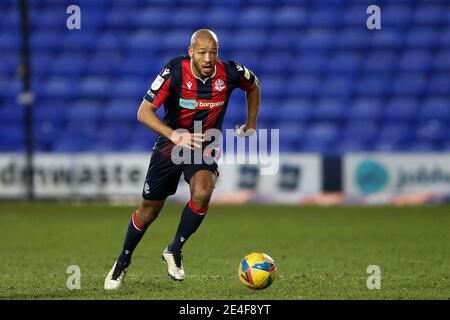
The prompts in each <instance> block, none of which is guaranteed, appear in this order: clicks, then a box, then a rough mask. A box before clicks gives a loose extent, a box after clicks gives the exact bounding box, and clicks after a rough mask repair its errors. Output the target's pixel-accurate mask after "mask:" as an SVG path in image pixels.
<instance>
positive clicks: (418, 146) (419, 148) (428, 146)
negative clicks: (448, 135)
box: [407, 141, 436, 152]
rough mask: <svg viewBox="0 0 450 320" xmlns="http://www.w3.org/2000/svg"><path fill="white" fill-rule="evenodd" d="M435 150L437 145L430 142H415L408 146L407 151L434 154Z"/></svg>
mask: <svg viewBox="0 0 450 320" xmlns="http://www.w3.org/2000/svg"><path fill="white" fill-rule="evenodd" d="M435 149H436V146H435V144H434V143H432V142H429V141H413V142H411V143H410V144H409V145H408V146H407V150H408V151H412V152H432V151H433V150H435Z"/></svg>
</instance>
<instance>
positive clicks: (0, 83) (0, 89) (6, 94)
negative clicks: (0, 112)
mask: <svg viewBox="0 0 450 320" xmlns="http://www.w3.org/2000/svg"><path fill="white" fill-rule="evenodd" d="M21 88H22V85H21V83H20V81H19V79H18V78H17V77H11V78H9V77H0V98H3V99H8V100H12V99H16V98H17V95H18V94H19V93H20V90H21Z"/></svg>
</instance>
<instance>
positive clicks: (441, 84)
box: [427, 72, 450, 96]
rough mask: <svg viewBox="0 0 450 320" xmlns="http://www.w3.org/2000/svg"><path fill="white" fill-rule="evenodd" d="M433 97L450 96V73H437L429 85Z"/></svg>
mask: <svg viewBox="0 0 450 320" xmlns="http://www.w3.org/2000/svg"><path fill="white" fill-rule="evenodd" d="M427 87H428V92H429V93H430V94H431V95H438V96H439V95H441V96H448V94H449V92H450V76H449V74H448V73H444V72H443V73H435V74H434V75H433V76H432V77H431V79H430V80H429V81H428V83H427Z"/></svg>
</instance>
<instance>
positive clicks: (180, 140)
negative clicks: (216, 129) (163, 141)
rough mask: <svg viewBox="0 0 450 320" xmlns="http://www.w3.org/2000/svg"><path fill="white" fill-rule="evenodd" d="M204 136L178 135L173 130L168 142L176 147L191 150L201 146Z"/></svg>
mask: <svg viewBox="0 0 450 320" xmlns="http://www.w3.org/2000/svg"><path fill="white" fill-rule="evenodd" d="M204 136H205V135H204V134H203V133H189V132H183V133H178V132H177V131H176V130H174V131H173V132H172V134H171V136H170V140H171V141H172V142H173V143H175V144H176V145H178V146H181V147H185V148H189V149H191V150H193V149H194V148H200V147H201V146H202V144H201V143H202V142H203V141H204Z"/></svg>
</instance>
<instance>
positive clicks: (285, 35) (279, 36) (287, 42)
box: [267, 30, 301, 52]
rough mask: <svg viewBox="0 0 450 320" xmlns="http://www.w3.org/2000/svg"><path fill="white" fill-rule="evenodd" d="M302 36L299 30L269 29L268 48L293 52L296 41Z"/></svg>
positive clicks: (275, 50)
mask: <svg viewBox="0 0 450 320" xmlns="http://www.w3.org/2000/svg"><path fill="white" fill-rule="evenodd" d="M300 38H301V32H299V31H295V30H293V31H290V32H285V31H279V30H275V31H268V33H267V49H268V50H269V51H273V52H283V51H284V52H292V51H293V50H294V49H295V43H296V42H297V41H299V40H300Z"/></svg>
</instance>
